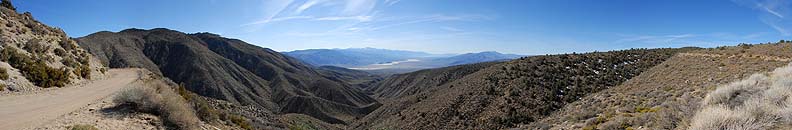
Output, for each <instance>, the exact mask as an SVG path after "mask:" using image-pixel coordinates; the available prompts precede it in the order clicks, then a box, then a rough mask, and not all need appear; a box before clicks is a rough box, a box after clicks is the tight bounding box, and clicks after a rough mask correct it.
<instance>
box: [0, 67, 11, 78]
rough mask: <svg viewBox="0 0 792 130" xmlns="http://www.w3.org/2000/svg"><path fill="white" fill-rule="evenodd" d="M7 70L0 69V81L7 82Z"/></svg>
mask: <svg viewBox="0 0 792 130" xmlns="http://www.w3.org/2000/svg"><path fill="white" fill-rule="evenodd" d="M8 78H9V76H8V70H6V69H5V68H0V80H8Z"/></svg>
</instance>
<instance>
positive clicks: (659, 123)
mask: <svg viewBox="0 0 792 130" xmlns="http://www.w3.org/2000/svg"><path fill="white" fill-rule="evenodd" d="M790 52H792V44H790V43H775V44H760V45H740V46H735V47H719V48H712V49H705V50H698V51H692V52H688V53H681V54H677V55H675V56H674V57H671V58H670V59H668V60H667V61H666V62H663V63H662V64H660V65H657V66H655V67H653V68H651V69H649V70H647V71H646V72H644V73H641V74H640V75H639V76H636V77H634V78H632V79H630V80H629V81H627V82H625V83H623V84H621V85H618V86H614V87H612V88H610V89H607V90H604V91H601V92H598V93H594V94H591V95H589V96H586V97H583V98H582V99H580V100H578V101H576V102H573V103H570V104H569V105H566V106H564V107H563V108H562V109H560V110H558V111H557V112H554V113H553V114H551V115H550V116H548V117H553V118H545V119H542V120H538V121H537V122H534V123H530V124H528V125H525V126H521V127H522V128H531V129H533V128H541V129H628V128H633V129H686V128H687V127H689V125H690V123H691V121H690V118H692V117H691V116H693V115H694V114H695V112H696V111H698V110H699V109H700V108H699V106H700V104H701V102H702V100H703V99H704V97H705V96H706V94H707V93H709V92H711V91H713V90H715V89H716V88H717V86H722V85H724V84H727V83H729V82H732V81H738V79H743V78H747V77H749V76H750V75H752V74H754V73H762V72H769V71H772V70H773V69H775V68H778V67H782V66H784V65H787V64H788V63H790V62H792V53H790Z"/></svg>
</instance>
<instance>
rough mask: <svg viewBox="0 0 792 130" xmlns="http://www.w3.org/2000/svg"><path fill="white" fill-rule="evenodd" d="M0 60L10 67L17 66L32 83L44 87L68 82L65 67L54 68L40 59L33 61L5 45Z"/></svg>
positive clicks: (58, 85) (60, 85)
mask: <svg viewBox="0 0 792 130" xmlns="http://www.w3.org/2000/svg"><path fill="white" fill-rule="evenodd" d="M0 54H2V55H0V60H2V61H5V62H8V64H10V65H11V67H14V68H17V69H19V70H20V72H22V75H24V76H25V78H27V79H28V80H29V81H30V82H33V84H34V85H36V86H39V87H44V88H49V87H63V86H65V85H66V84H68V83H70V81H69V73H68V71H67V70H66V68H61V69H56V68H52V67H49V66H47V64H46V63H44V62H43V61H41V60H38V61H34V60H33V59H32V58H30V57H29V56H27V55H24V54H22V53H19V52H17V50H16V49H14V48H12V47H5V49H3V50H2V51H0Z"/></svg>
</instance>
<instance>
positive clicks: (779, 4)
mask: <svg viewBox="0 0 792 130" xmlns="http://www.w3.org/2000/svg"><path fill="white" fill-rule="evenodd" d="M732 2H734V3H737V4H739V5H742V6H746V7H749V8H753V9H755V10H758V11H760V14H759V19H760V20H761V21H762V22H764V23H765V24H767V25H768V26H770V27H771V28H773V29H775V30H776V31H778V32H779V33H781V34H782V35H784V36H790V35H792V32H790V29H792V19H790V18H788V17H787V16H789V15H790V14H792V8H790V7H792V4H790V2H791V1H788V0H732Z"/></svg>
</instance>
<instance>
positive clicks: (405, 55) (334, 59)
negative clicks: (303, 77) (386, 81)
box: [284, 48, 440, 67]
mask: <svg viewBox="0 0 792 130" xmlns="http://www.w3.org/2000/svg"><path fill="white" fill-rule="evenodd" d="M284 54H286V55H289V56H292V57H295V58H297V59H300V60H302V61H304V62H305V63H308V64H311V65H314V66H327V65H331V66H341V67H354V66H362V65H369V64H377V63H382V62H390V61H397V60H404V59H410V58H421V57H434V56H440V55H437V54H429V53H426V52H417V51H403V50H388V49H377V48H348V49H308V50H296V51H290V52H284Z"/></svg>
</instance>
